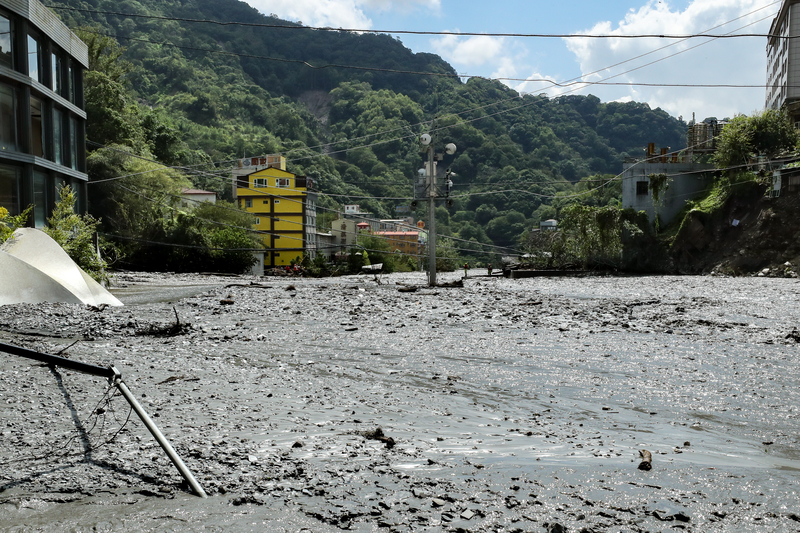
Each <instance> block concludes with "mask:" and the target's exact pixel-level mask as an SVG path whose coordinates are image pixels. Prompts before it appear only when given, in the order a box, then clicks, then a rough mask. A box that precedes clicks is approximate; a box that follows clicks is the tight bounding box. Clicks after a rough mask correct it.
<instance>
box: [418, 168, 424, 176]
mask: <svg viewBox="0 0 800 533" xmlns="http://www.w3.org/2000/svg"><path fill="white" fill-rule="evenodd" d="M417 174H419V175H420V176H424V175H425V169H424V168H421V169H419V170H417Z"/></svg>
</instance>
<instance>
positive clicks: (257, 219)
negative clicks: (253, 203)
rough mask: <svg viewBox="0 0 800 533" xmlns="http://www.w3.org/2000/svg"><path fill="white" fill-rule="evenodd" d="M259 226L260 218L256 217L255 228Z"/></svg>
mask: <svg viewBox="0 0 800 533" xmlns="http://www.w3.org/2000/svg"><path fill="white" fill-rule="evenodd" d="M260 224H261V217H256V226H259V225H260Z"/></svg>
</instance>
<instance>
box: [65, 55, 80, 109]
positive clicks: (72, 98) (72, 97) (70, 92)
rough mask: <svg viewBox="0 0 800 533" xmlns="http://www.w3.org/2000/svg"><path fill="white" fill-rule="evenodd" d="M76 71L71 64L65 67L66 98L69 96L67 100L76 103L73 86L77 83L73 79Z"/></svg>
mask: <svg viewBox="0 0 800 533" xmlns="http://www.w3.org/2000/svg"><path fill="white" fill-rule="evenodd" d="M76 72H77V71H76V70H75V69H74V68H72V65H70V66H69V67H68V68H67V98H69V101H70V102H72V103H73V104H77V103H78V102H76V101H75V95H76V94H77V93H76V92H75V86H76V85H77V84H78V83H77V80H76V79H75V77H76V76H77V74H76Z"/></svg>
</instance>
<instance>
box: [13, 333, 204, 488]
mask: <svg viewBox="0 0 800 533" xmlns="http://www.w3.org/2000/svg"><path fill="white" fill-rule="evenodd" d="M0 352H6V353H9V354H11V355H16V356H19V357H25V358H28V359H33V360H35V361H41V362H42V363H47V364H48V365H53V366H61V367H64V368H69V369H71V370H74V371H76V372H81V373H83V374H89V375H92V376H100V377H104V378H107V379H108V380H109V382H110V383H111V384H112V385H114V386H115V387H117V389H118V390H119V391H120V392H121V393H122V396H123V397H125V399H126V400H127V401H128V403H129V404H131V407H132V408H133V410H134V411H136V414H137V415H139V418H140V419H141V420H142V422H143V423H144V425H145V426H147V429H148V430H150V433H151V434H152V435H153V437H155V439H156V441H158V443H159V444H160V445H161V448H163V449H164V451H165V452H166V453H167V456H168V457H169V458H170V460H171V461H172V464H174V465H175V467H176V468H177V469H178V471H179V472H180V473H181V475H182V476H183V479H185V480H186V481H187V482H188V483H189V486H190V487H192V490H194V492H195V494H197V495H198V496H200V497H201V498H206V497H207V495H206V493H205V491H204V490H203V487H201V486H200V484H199V483H198V482H197V480H196V479H195V478H194V476H193V475H192V472H191V471H190V470H189V469H188V468H187V467H186V465H185V464H184V463H183V460H182V459H181V458H180V457H179V456H178V454H177V453H176V452H175V449H174V448H173V447H172V445H171V444H170V443H169V441H168V440H167V439H166V437H164V435H163V434H162V433H161V431H159V429H158V427H156V425H155V424H154V423H153V421H152V420H151V419H150V417H149V416H148V415H147V413H145V411H144V409H142V406H141V405H139V402H137V401H136V398H134V397H133V394H131V391H130V389H129V388H128V386H127V385H125V383H124V382H123V381H122V374H120V372H119V370H117V369H116V368H114V366H113V365H112V366H110V367H102V366H97V365H90V364H88V363H82V362H80V361H74V360H72V359H67V358H66V357H59V356H57V355H50V354H47V353H41V352H37V351H34V350H29V349H28V348H22V347H21V346H14V345H13V344H6V343H3V342H0Z"/></svg>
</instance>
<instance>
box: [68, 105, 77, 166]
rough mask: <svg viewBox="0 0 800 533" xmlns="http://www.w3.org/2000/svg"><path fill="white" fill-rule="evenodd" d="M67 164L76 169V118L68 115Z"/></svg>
mask: <svg viewBox="0 0 800 533" xmlns="http://www.w3.org/2000/svg"><path fill="white" fill-rule="evenodd" d="M69 165H70V168H74V169H75V170H78V119H76V118H75V117H69Z"/></svg>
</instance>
